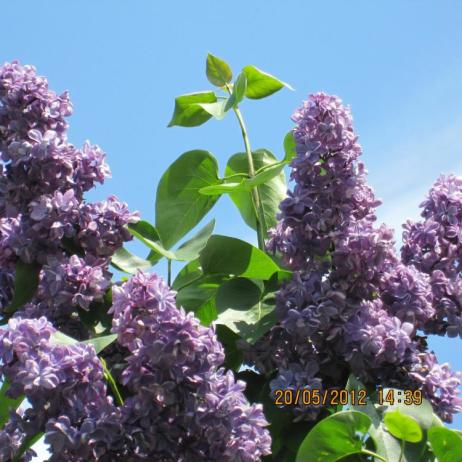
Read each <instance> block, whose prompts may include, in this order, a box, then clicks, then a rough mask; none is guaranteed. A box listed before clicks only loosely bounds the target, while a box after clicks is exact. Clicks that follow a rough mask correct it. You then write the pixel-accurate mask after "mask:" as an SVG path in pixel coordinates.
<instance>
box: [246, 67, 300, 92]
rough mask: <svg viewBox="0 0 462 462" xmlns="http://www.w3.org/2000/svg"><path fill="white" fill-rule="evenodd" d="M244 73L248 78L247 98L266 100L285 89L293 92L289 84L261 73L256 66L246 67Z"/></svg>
mask: <svg viewBox="0 0 462 462" xmlns="http://www.w3.org/2000/svg"><path fill="white" fill-rule="evenodd" d="M243 71H244V73H245V75H246V77H247V89H246V93H245V96H247V98H251V99H260V98H265V97H266V96H270V95H272V94H273V93H276V92H277V91H279V90H280V89H281V88H283V87H287V88H288V89H289V90H293V88H292V87H291V86H290V85H289V84H287V83H285V82H283V81H282V80H279V79H277V78H276V77H274V76H273V75H271V74H267V73H266V72H263V71H261V70H260V69H258V68H256V67H255V66H245V67H244V69H243Z"/></svg>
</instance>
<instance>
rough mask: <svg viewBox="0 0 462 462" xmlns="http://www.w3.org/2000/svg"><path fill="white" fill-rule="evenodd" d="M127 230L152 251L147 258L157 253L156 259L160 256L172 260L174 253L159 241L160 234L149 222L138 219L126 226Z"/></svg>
mask: <svg viewBox="0 0 462 462" xmlns="http://www.w3.org/2000/svg"><path fill="white" fill-rule="evenodd" d="M127 229H128V231H130V233H131V234H132V235H133V236H135V237H136V238H137V239H138V240H140V241H141V242H142V243H143V244H145V245H146V246H147V247H149V248H150V249H151V250H152V251H153V252H154V253H151V254H150V256H149V258H150V259H153V260H154V259H155V258H156V256H155V254H157V259H160V258H161V257H162V256H163V257H166V258H169V259H171V260H173V259H174V258H175V254H174V253H173V252H170V251H169V250H167V249H165V248H164V247H163V245H162V243H161V241H160V236H159V233H158V231H157V230H156V228H155V227H154V226H152V225H151V223H149V222H147V221H145V220H140V221H138V222H137V223H132V224H129V225H128V226H127Z"/></svg>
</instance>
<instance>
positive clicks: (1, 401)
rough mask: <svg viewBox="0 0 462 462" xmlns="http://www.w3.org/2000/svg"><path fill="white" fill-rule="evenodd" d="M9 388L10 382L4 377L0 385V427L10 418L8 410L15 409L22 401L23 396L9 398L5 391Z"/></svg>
mask: <svg viewBox="0 0 462 462" xmlns="http://www.w3.org/2000/svg"><path fill="white" fill-rule="evenodd" d="M9 388H10V382H9V381H8V380H7V379H5V378H4V381H3V383H2V386H1V387H0V429H1V428H2V427H3V425H5V423H6V422H7V421H8V419H9V418H10V411H11V410H14V409H17V408H18V407H19V405H20V404H21V403H22V402H23V401H24V396H19V397H18V398H10V397H9V396H8V395H7V391H8V389H9Z"/></svg>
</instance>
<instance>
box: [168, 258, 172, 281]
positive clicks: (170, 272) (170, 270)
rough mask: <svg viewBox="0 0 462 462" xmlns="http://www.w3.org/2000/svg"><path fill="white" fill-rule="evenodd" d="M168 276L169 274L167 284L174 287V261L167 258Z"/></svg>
mask: <svg viewBox="0 0 462 462" xmlns="http://www.w3.org/2000/svg"><path fill="white" fill-rule="evenodd" d="M167 262H168V263H167V266H168V274H167V283H168V285H169V286H171V285H172V260H171V259H170V258H167Z"/></svg>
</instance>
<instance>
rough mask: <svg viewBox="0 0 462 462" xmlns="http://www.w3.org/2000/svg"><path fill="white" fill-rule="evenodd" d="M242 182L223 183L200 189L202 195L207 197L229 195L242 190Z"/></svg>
mask: <svg viewBox="0 0 462 462" xmlns="http://www.w3.org/2000/svg"><path fill="white" fill-rule="evenodd" d="M241 185H242V181H241V182H240V183H221V184H216V185H212V186H205V187H204V188H201V189H199V192H200V193H201V194H204V195H206V196H219V195H221V194H223V193H229V192H231V191H235V190H237V189H239V188H240V186H241Z"/></svg>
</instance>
